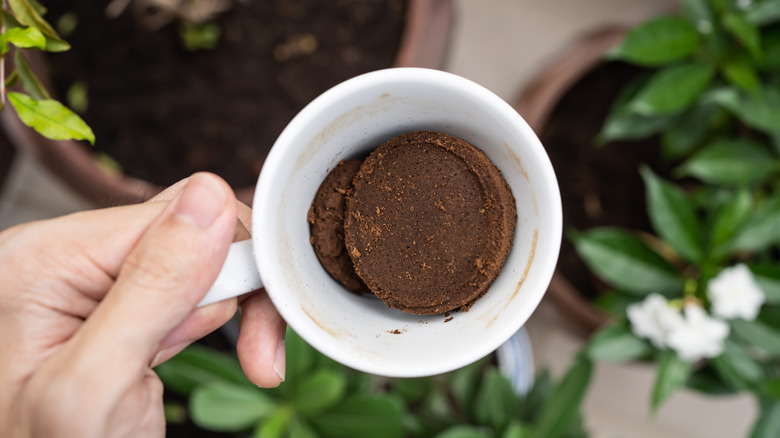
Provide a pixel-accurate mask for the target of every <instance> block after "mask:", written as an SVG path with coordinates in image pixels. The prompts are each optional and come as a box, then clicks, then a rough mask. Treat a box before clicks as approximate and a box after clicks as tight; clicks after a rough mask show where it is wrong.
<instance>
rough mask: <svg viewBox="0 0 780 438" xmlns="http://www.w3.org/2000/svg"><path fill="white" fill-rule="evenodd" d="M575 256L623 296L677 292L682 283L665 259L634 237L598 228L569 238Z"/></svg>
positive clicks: (618, 231) (623, 232)
mask: <svg viewBox="0 0 780 438" xmlns="http://www.w3.org/2000/svg"><path fill="white" fill-rule="evenodd" d="M572 241H573V242H574V246H575V248H576V249H577V253H578V254H579V255H580V257H582V259H583V260H584V261H585V263H586V264H587V265H588V267H589V268H590V269H591V270H592V271H593V272H594V273H595V274H596V275H598V276H599V277H601V278H603V279H604V280H605V281H607V282H608V283H610V284H612V285H613V286H615V287H617V288H618V289H620V290H624V291H626V292H630V293H634V294H638V295H644V294H649V293H652V292H659V293H665V292H678V291H680V290H682V287H683V279H682V278H681V277H680V276H679V275H678V274H677V273H676V272H675V270H674V268H673V267H672V265H671V264H669V262H668V261H666V259H664V258H663V257H661V256H660V255H658V254H657V253H656V252H654V251H653V250H651V249H650V248H649V247H648V246H647V245H645V244H644V243H643V242H642V241H640V240H639V239H638V238H636V237H635V236H634V235H632V234H629V233H628V232H625V231H620V230H617V229H612V228H599V229H595V230H591V231H587V232H583V233H577V234H574V235H573V236H572Z"/></svg>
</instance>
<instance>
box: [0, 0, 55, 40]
mask: <svg viewBox="0 0 780 438" xmlns="http://www.w3.org/2000/svg"><path fill="white" fill-rule="evenodd" d="M8 4H9V5H10V6H11V10H13V12H14V14H15V17H14V18H15V20H16V21H18V22H19V23H21V24H24V25H25V26H32V27H35V28H37V29H38V30H40V31H41V33H43V35H44V36H45V38H46V46H45V50H47V51H50V52H62V51H64V50H68V49H70V45H69V44H68V43H66V42H65V41H63V40H62V38H60V36H59V35H58V34H57V32H56V31H55V30H54V28H53V27H51V25H50V24H49V23H48V22H47V21H46V20H44V19H43V17H41V15H40V14H39V13H38V11H37V9H36V8H35V6H34V5H33V4H31V3H30V2H29V1H28V0H8ZM3 18H5V15H4V16H3Z"/></svg>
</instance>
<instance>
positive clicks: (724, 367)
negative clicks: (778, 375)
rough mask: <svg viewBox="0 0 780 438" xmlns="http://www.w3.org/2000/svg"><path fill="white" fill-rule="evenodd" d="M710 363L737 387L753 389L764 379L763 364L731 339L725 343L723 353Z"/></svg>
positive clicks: (719, 373)
mask: <svg viewBox="0 0 780 438" xmlns="http://www.w3.org/2000/svg"><path fill="white" fill-rule="evenodd" d="M710 363H712V367H713V368H714V369H715V371H717V372H718V375H720V377H721V378H722V379H723V380H724V381H725V382H727V383H728V384H730V385H732V386H735V387H737V388H742V389H746V390H752V389H754V388H756V385H758V384H759V383H760V382H761V381H762V380H763V379H764V371H763V370H762V369H761V365H759V364H758V363H757V362H756V361H755V360H754V359H753V358H752V357H750V356H749V355H748V354H747V353H746V352H745V350H743V349H742V348H741V347H739V346H738V345H737V344H735V343H734V342H733V341H730V340H726V342H725V343H724V345H723V353H721V355H720V356H718V357H716V358H713V359H712V360H711V361H710Z"/></svg>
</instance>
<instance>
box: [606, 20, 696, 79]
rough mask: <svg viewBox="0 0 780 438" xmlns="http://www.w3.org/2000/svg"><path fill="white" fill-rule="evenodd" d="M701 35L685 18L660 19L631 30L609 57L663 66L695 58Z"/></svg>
mask: <svg viewBox="0 0 780 438" xmlns="http://www.w3.org/2000/svg"><path fill="white" fill-rule="evenodd" d="M699 42H700V40H699V34H698V33H697V32H696V29H695V28H694V27H693V25H692V24H691V22H690V21H688V20H687V19H685V18H682V17H660V18H655V19H652V20H649V21H646V22H644V23H642V24H640V25H639V26H637V27H635V28H634V29H632V30H631V31H630V32H629V33H628V35H626V37H625V39H623V41H622V43H621V44H620V45H619V46H618V47H617V48H615V49H614V50H612V51H611V52H610V54H609V56H611V57H613V58H617V59H622V60H624V61H628V62H632V63H634V64H639V65H643V66H651V67H653V66H661V65H664V64H668V63H670V62H673V61H678V60H680V59H683V58H686V57H688V56H690V55H692V54H693V53H694V52H696V50H697V49H698V48H699Z"/></svg>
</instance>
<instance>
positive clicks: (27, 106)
mask: <svg viewBox="0 0 780 438" xmlns="http://www.w3.org/2000/svg"><path fill="white" fill-rule="evenodd" d="M45 13H46V8H44V7H43V6H42V5H41V4H40V3H38V2H37V1H36V0H3V2H2V24H0V58H1V59H0V109H2V108H4V107H5V103H6V101H8V102H10V103H11V105H12V106H13V107H14V109H15V110H16V112H17V114H18V115H19V118H20V119H21V120H22V122H23V123H24V124H26V125H28V126H30V127H32V128H33V129H35V130H36V131H38V132H39V133H40V134H41V135H43V136H45V137H48V138H51V139H55V140H66V139H77V140H87V141H89V142H90V143H92V144H94V143H95V135H94V134H93V133H92V130H91V129H90V128H89V126H87V124H86V123H84V121H83V120H82V119H81V118H80V117H79V116H77V115H76V114H74V113H73V112H72V111H70V110H69V109H68V108H66V107H65V106H64V105H62V104H61V103H59V102H58V101H56V100H54V99H51V97H50V96H49V93H48V92H47V91H46V88H45V87H44V86H43V84H42V83H41V81H40V80H39V79H38V77H37V76H36V75H35V72H34V71H33V69H32V68H31V67H30V64H29V63H28V61H27V58H26V56H25V54H24V52H25V50H32V49H37V50H43V51H47V52H61V51H64V50H68V49H69V48H70V46H69V45H68V43H66V42H65V41H64V40H63V39H62V38H61V37H60V36H59V35H58V34H57V31H55V30H54V28H53V27H52V26H51V25H50V24H49V23H48V22H47V21H46V20H45V19H44V18H43V15H44V14H45ZM11 46H14V48H15V49H14V50H13V62H14V69H13V71H11V72H10V73H9V72H6V56H8V55H9V54H10V53H11V52H12V48H11ZM17 82H21V85H22V89H23V90H24V92H25V93H26V94H25V93H21V92H16V91H9V88H10V87H12V86H13V85H14V84H16V83H17Z"/></svg>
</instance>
